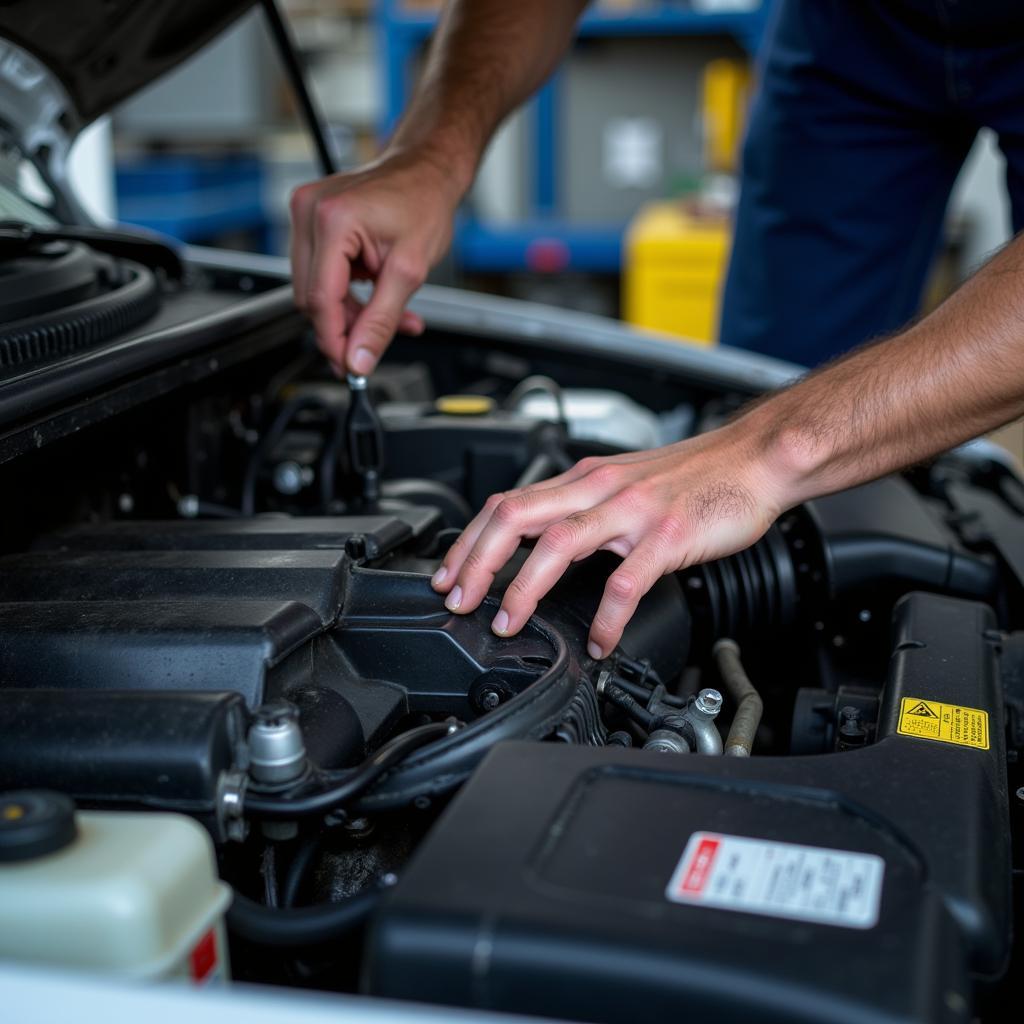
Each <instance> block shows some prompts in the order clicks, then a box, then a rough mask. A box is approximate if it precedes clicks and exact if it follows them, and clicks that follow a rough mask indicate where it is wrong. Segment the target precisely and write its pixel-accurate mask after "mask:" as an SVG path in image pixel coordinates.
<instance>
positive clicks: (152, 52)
mask: <svg viewBox="0 0 1024 1024" xmlns="http://www.w3.org/2000/svg"><path fill="white" fill-rule="evenodd" d="M253 5H254V0H221V2H218V3H210V2H209V0H77V2H76V3H74V4H68V3H67V2H65V0H8V2H6V3H0V39H7V40H9V41H10V42H12V43H14V44H16V45H17V46H18V47H19V48H21V49H22V50H25V51H27V52H28V53H30V54H32V55H33V56H34V57H35V58H37V59H38V60H39V61H40V62H41V63H42V64H43V65H45V67H46V68H47V69H48V70H49V71H50V72H51V73H52V75H53V76H55V77H56V78H57V79H59V81H60V83H61V85H62V86H63V90H64V92H65V93H66V95H67V99H68V101H69V102H70V105H71V109H69V110H67V111H65V112H64V125H63V127H64V129H65V131H67V133H68V134H69V135H73V134H74V133H75V132H76V131H77V130H78V129H80V128H81V127H82V126H84V125H86V124H88V123H89V122H90V121H93V120H95V119H96V118H97V117H99V116H100V115H101V114H104V113H106V112H107V111H109V110H111V109H112V108H113V107H115V106H116V105H117V104H118V103H120V102H121V101H122V100H124V99H125V98H126V97H128V96H130V95H131V94H132V93H134V92H137V91H138V90H139V89H142V88H143V87H144V86H146V85H148V84H149V83H150V82H152V81H154V80H155V79H156V78H158V77H160V75H162V74H164V73H165V72H167V71H169V70H171V69H172V68H173V67H175V66H176V65H178V64H180V63H181V62H182V61H184V60H185V59H186V58H188V57H189V56H191V55H192V54H193V53H195V51H196V50H198V49H200V48H201V47H202V46H204V45H205V44H206V43H208V42H209V41H210V40H211V39H213V38H214V37H215V36H217V35H219V34H220V33H221V32H223V31H224V29H225V28H226V27H227V26H228V25H230V24H231V23H232V22H233V21H235V20H237V18H238V17H239V16H240V15H242V14H243V13H244V12H245V11H247V10H248V9H249V8H251V7H252V6H253ZM3 54H4V50H3V49H2V48H0V56H2V55H3ZM11 59H12V58H11V56H10V54H7V57H6V59H0V77H5V78H10V77H11V75H17V74H19V72H20V73H21V74H22V75H23V74H24V69H23V68H21V69H19V68H14V67H11V66H10V62H11ZM7 113H8V111H5V110H2V109H0V120H3V119H5V117H6V115H7ZM21 127H24V126H21Z"/></svg>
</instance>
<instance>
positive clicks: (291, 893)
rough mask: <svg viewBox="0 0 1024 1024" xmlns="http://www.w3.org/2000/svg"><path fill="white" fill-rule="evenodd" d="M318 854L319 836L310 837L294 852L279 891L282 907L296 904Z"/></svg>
mask: <svg viewBox="0 0 1024 1024" xmlns="http://www.w3.org/2000/svg"><path fill="white" fill-rule="evenodd" d="M319 852H320V837H319V836H310V837H309V838H308V839H307V840H306V841H305V842H304V843H303V844H302V846H300V847H299V848H298V850H296V852H295V856H294V857H292V862H291V864H289V865H288V872H287V874H286V875H285V879H284V887H283V888H282V890H281V906H282V907H294V906H295V904H296V903H298V901H299V890H300V889H301V888H302V883H303V881H304V880H305V878H306V874H307V873H308V871H309V867H310V865H311V864H312V863H313V859H314V858H315V857H316V855H317V853H319Z"/></svg>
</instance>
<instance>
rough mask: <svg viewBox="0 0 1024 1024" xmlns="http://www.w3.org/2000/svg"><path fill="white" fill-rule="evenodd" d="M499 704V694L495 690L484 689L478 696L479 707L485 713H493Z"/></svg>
mask: <svg viewBox="0 0 1024 1024" xmlns="http://www.w3.org/2000/svg"><path fill="white" fill-rule="evenodd" d="M500 703H501V694H500V693H498V691H497V690H491V689H486V690H484V691H483V692H482V693H481V694H480V706H481V707H482V708H483V709H484V710H485V711H493V710H494V709H495V708H496V707H497V706H498V705H499V704H500Z"/></svg>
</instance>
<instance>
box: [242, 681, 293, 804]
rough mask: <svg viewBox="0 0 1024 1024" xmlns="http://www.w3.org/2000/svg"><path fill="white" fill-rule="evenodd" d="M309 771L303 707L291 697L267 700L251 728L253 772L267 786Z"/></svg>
mask: <svg viewBox="0 0 1024 1024" xmlns="http://www.w3.org/2000/svg"><path fill="white" fill-rule="evenodd" d="M305 771H306V745H305V743H303V740H302V729H301V727H300V726H299V711H298V708H296V707H295V705H294V704H290V703H289V702H288V701H278V702H275V703H273V704H266V705H264V706H263V707H262V708H260V709H259V710H258V711H257V712H256V721H254V722H253V724H252V726H251V727H250V729H249V775H250V776H251V777H252V779H253V781H254V782H258V783H260V784H261V785H264V786H281V785H285V784H286V783H289V782H294V781H295V780H296V779H299V778H301V777H302V775H303V774H304V773H305Z"/></svg>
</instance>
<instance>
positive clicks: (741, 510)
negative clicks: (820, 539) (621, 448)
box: [433, 238, 1024, 659]
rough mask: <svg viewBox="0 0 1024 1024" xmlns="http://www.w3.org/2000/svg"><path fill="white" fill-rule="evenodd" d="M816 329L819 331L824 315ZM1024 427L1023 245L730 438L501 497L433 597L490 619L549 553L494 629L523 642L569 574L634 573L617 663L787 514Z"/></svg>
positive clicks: (461, 544)
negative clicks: (599, 554) (674, 580)
mask: <svg viewBox="0 0 1024 1024" xmlns="http://www.w3.org/2000/svg"><path fill="white" fill-rule="evenodd" d="M810 312H811V318H810V319H811V326H813V310H812V311H810ZM1022 414H1024V238H1020V239H1017V240H1016V241H1014V242H1013V243H1011V244H1010V245H1009V246H1007V248H1006V249H1005V250H1004V251H1003V252H1002V253H1000V254H999V255H998V256H997V257H996V258H995V259H994V260H992V262H991V263H989V264H988V266H986V267H984V268H983V269H982V270H981V271H979V272H978V274H976V275H975V277H974V278H973V279H971V280H970V281H968V282H967V283H966V284H965V285H964V286H963V287H962V288H961V289H960V290H959V291H957V292H956V293H955V294H954V295H953V296H952V297H951V298H950V299H948V300H947V301H946V302H945V303H944V304H943V305H942V306H941V307H940V308H939V309H938V310H936V311H935V312H934V313H932V314H931V315H930V316H928V317H926V318H925V319H923V320H922V321H921V322H920V323H918V324H915V325H914V326H912V327H910V328H908V329H907V330H905V331H904V332H902V333H901V334H899V335H897V336H895V337H893V338H890V339H889V340H887V341H883V342H879V343H878V344H875V345H872V346H869V347H867V348H864V349H860V350H858V351H856V352H854V353H851V354H850V355H849V356H847V357H846V358H844V359H841V360H840V361H839V362H837V363H834V364H832V365H831V366H828V367H825V368H824V369H822V370H820V371H818V372H817V373H813V374H811V375H810V376H809V377H806V378H804V379H803V380H801V381H799V382H797V383H796V384H794V385H793V386H792V387H790V388H788V389H786V390H784V391H781V392H778V393H776V394H773V395H771V396H769V397H767V398H764V399H762V400H760V401H759V402H757V403H755V404H754V405H752V406H750V407H748V409H747V410H746V411H745V412H744V413H743V414H741V415H740V416H739V417H738V418H737V419H735V420H733V421H732V422H730V423H728V424H726V425H725V426H723V427H720V428H719V429H718V430H713V431H710V432H708V433H706V434H701V435H700V436H698V437H695V438H691V439H689V440H686V441H680V442H677V443H676V444H672V445H667V446H666V447H664V448H658V449H655V450H653V451H648V452H629V453H625V454H622V455H613V456H604V457H601V458H591V459H584V460H583V461H582V462H580V463H577V465H575V466H574V467H573V468H572V469H570V470H568V471H567V472H566V473H563V474H561V475H560V476H558V477H555V478H554V479H552V480H545V481H543V482H541V483H538V484H533V485H531V486H529V487H526V488H522V489H519V490H516V491H509V492H507V493H505V494H499V495H494V496H492V497H491V498H489V499H488V501H487V503H486V504H485V506H484V508H483V509H482V510H481V511H480V512H479V513H478V514H477V515H476V516H475V517H474V519H473V521H472V522H471V523H470V524H469V525H468V526H467V527H466V529H465V530H464V531H463V533H462V535H461V536H460V537H459V538H458V540H456V542H455V543H454V544H453V545H452V546H451V548H449V550H448V552H447V553H446V555H445V557H444V561H443V563H442V565H441V567H440V569H439V570H438V572H437V573H436V574H435V575H434V578H433V585H434V588H435V589H436V590H438V591H439V592H441V593H442V594H444V595H445V603H446V605H447V607H448V608H449V609H450V610H451V611H454V612H458V613H460V614H466V613H467V612H471V611H473V610H474V609H476V608H478V607H479V606H480V603H481V602H482V601H483V599H484V597H485V595H486V594H487V592H488V590H489V589H490V587H491V585H492V584H493V582H494V579H495V576H496V574H497V573H498V572H499V571H500V570H501V568H502V567H503V566H504V565H505V563H506V562H508V560H509V558H511V557H512V555H513V553H514V552H515V551H516V550H517V549H518V547H519V545H520V544H521V543H522V541H523V540H524V539H528V538H536V541H537V543H536V544H535V545H534V547H533V550H532V551H531V552H530V554H529V555H528V557H527V558H526V560H525V562H524V563H523V565H522V566H521V568H520V569H519V571H518V573H517V574H516V576H515V578H514V579H513V580H512V582H511V583H510V584H509V585H508V587H507V588H506V589H505V593H504V595H503V596H502V600H501V607H500V609H499V610H498V612H497V614H496V615H495V617H494V621H493V624H492V628H493V629H494V631H495V632H496V633H498V634H499V635H501V636H508V635H511V634H513V633H516V632H518V631H519V630H520V629H522V627H523V625H524V624H525V623H526V621H527V619H528V618H529V617H530V615H532V614H533V612H534V611H535V609H536V607H537V603H538V602H539V601H540V600H541V599H542V598H543V597H544V595H545V594H546V593H547V592H548V591H549V590H550V589H551V588H552V587H553V586H554V584H555V583H556V582H557V581H558V579H559V578H560V577H561V576H562V574H563V573H564V572H565V571H566V570H567V569H568V568H569V566H570V565H571V564H572V563H573V562H576V561H579V560H580V559H581V558H586V557H588V556H589V555H590V554H592V553H593V552H595V551H599V550H604V551H611V552H613V553H615V554H617V555H619V556H620V557H621V558H622V562H621V564H619V565H618V566H617V567H616V568H615V569H614V570H613V572H612V573H611V575H610V576H609V577H608V581H607V583H606V584H605V588H604V593H603V595H602V597H601V602H600V605H599V607H598V609H597V612H596V613H595V615H594V620H593V623H592V624H591V629H590V637H589V644H588V649H589V652H590V655H591V657H593V658H595V659H596V658H602V657H607V656H608V654H609V653H611V651H612V650H614V648H615V646H616V645H617V644H618V642H619V640H620V638H621V636H622V631H623V629H624V628H625V626H626V623H627V622H628V621H629V619H630V617H631V616H632V615H633V613H634V611H635V610H636V607H637V604H638V603H639V601H640V598H641V597H642V596H643V595H644V594H645V593H646V592H647V591H648V590H649V589H650V588H651V587H652V586H653V585H654V583H655V582H656V581H657V579H658V578H659V577H660V576H663V575H665V574H666V573H670V572H675V571H677V570H679V569H685V568H687V567H688V566H691V565H695V564H697V563H700V562H708V561H711V560H713V559H716V558H722V557H723V556H725V555H731V554H733V553H734V552H736V551H739V550H741V549H742V548H746V547H749V545H751V544H753V543H754V542H755V541H756V540H757V539H758V538H759V537H761V536H762V535H763V534H764V532H765V531H766V530H767V529H768V527H769V526H770V525H771V523H772V522H773V521H774V520H775V519H776V518H777V517H778V516H779V515H780V514H781V513H782V512H783V511H785V510H786V509H787V508H792V507H793V506H794V505H797V504H799V503H800V502H802V501H805V500H807V499H809V498H813V497H815V496H818V495H822V494H827V493H829V492H831V491H837V490H840V489H842V488H844V487H852V486H854V485H856V484H860V483H865V482H866V481H868V480H871V479H874V478H875V477H878V476H882V475H883V474H885V473H888V472H891V471H893V470H896V469H900V468H902V467H904V466H907V465H911V464H913V463H915V462H919V461H921V460H922V459H925V458H928V457H930V456H932V455H935V454H937V453H938V452H941V451H943V450H945V449H946V448H949V447H951V446H953V445H956V444H959V443H960V442H962V441H966V440H969V439H970V438H972V437H975V436H977V435H978V434H982V433H984V432H986V431H988V430H991V429H993V428H995V427H997V426H999V425H1001V424H1003V423H1006V422H1009V421H1010V420H1012V419H1014V418H1016V417H1018V416H1020V415H1022Z"/></svg>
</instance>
